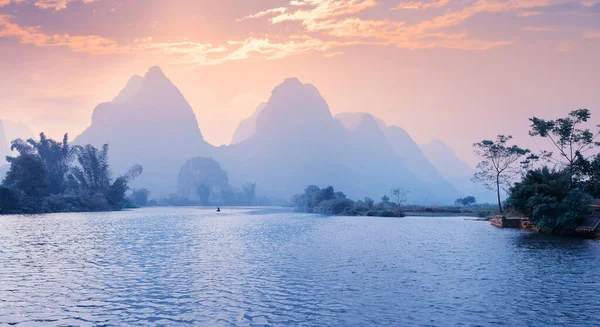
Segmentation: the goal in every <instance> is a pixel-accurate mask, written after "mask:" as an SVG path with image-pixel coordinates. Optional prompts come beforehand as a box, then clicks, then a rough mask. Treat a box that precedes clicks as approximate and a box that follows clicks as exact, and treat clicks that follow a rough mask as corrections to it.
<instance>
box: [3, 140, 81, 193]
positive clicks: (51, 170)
mask: <svg viewBox="0 0 600 327" xmlns="http://www.w3.org/2000/svg"><path fill="white" fill-rule="evenodd" d="M11 150H13V151H17V152H18V153H19V155H33V156H36V157H38V158H39V160H40V161H41V163H42V166H43V167H44V172H45V175H46V181H47V183H48V191H49V192H50V194H60V193H62V192H64V191H65V189H66V187H67V184H66V178H65V177H66V175H67V173H68V171H69V164H70V163H71V161H73V151H72V149H71V146H70V145H69V136H68V134H65V135H64V137H63V140H62V142H58V141H55V140H53V139H49V138H47V137H46V135H45V134H44V133H40V140H39V141H37V140H34V139H28V140H27V141H23V140H22V139H16V140H14V141H13V142H12V145H11ZM6 159H7V161H8V162H10V163H12V162H13V161H14V160H16V158H14V157H7V158H6Z"/></svg>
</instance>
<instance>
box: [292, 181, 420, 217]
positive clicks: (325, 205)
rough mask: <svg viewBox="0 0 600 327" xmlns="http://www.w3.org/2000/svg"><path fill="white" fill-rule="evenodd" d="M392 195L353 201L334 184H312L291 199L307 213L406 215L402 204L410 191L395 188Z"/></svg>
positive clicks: (295, 207) (378, 215) (294, 205)
mask: <svg viewBox="0 0 600 327" xmlns="http://www.w3.org/2000/svg"><path fill="white" fill-rule="evenodd" d="M390 193H391V195H392V196H393V197H394V200H395V202H392V201H390V197H388V196H387V195H384V196H383V197H382V198H381V201H380V202H378V203H375V200H373V199H371V198H369V197H366V198H364V200H358V201H353V200H350V199H348V198H347V197H346V195H345V194H344V193H343V192H340V191H337V192H336V191H335V190H334V188H333V186H328V187H325V188H323V189H321V188H319V187H318V186H316V185H310V186H308V187H307V188H306V189H305V190H304V193H301V194H296V195H294V196H293V197H292V199H291V200H290V203H291V205H292V207H294V209H295V210H296V211H301V212H307V213H320V214H327V215H341V216H377V217H404V211H403V210H402V209H401V206H402V205H403V204H404V203H405V202H406V199H407V196H408V193H409V192H408V191H407V190H405V189H403V188H397V189H393V190H392V191H391V192H390Z"/></svg>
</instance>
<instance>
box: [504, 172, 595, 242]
mask: <svg viewBox="0 0 600 327" xmlns="http://www.w3.org/2000/svg"><path fill="white" fill-rule="evenodd" d="M570 177H571V176H570V174H569V172H568V171H566V170H562V171H560V170H551V169H549V168H548V167H544V168H541V169H535V170H530V171H529V172H527V174H526V175H525V177H524V178H523V180H522V181H521V182H519V183H516V184H515V186H514V187H513V188H511V194H510V197H509V198H508V199H507V201H506V204H507V205H508V206H510V207H513V208H515V209H517V210H519V211H520V212H521V213H523V214H524V215H525V216H526V217H528V218H529V219H531V221H532V222H533V223H534V224H535V225H536V226H537V227H538V228H540V230H542V231H544V232H547V233H555V234H564V233H570V232H573V231H574V230H575V228H577V226H578V225H579V224H580V223H581V221H582V220H583V219H584V218H585V217H586V215H588V214H589V209H590V207H589V205H590V204H591V202H592V197H591V196H590V195H588V194H587V193H585V192H584V191H583V190H581V189H577V188H571V187H570V184H569V181H570Z"/></svg>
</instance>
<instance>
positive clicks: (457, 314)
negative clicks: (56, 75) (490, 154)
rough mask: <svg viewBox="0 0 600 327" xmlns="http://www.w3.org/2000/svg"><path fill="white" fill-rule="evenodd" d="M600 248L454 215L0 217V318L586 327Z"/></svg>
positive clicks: (598, 295) (240, 212) (165, 211)
mask: <svg viewBox="0 0 600 327" xmlns="http://www.w3.org/2000/svg"><path fill="white" fill-rule="evenodd" d="M599 275H600V243H599V242H596V241H590V240H579V239H568V238H551V237H546V236H542V235H535V234H529V233H522V232H519V231H511V230H498V229H495V228H493V227H491V226H489V225H488V224H485V223H481V222H472V221H464V220H462V219H460V218H405V219H383V218H367V217H361V218H345V217H320V216H310V215H303V214H294V213H290V212H282V211H271V210H268V209H261V210H250V209H236V210H230V211H229V212H227V213H226V214H223V215H216V214H215V213H214V212H212V210H211V211H207V210H202V209H193V208H178V209H174V208H153V209H143V210H135V211H128V212H119V213H98V214H56V215H44V216H5V217H0V325H13V326H179V325H189V326H590V325H597V323H598V321H599V320H600V313H599V311H598V310H597V308H598V306H599V305H600V292H598V290H599V289H600V278H598V276H599Z"/></svg>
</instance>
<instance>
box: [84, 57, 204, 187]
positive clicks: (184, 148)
mask: <svg viewBox="0 0 600 327" xmlns="http://www.w3.org/2000/svg"><path fill="white" fill-rule="evenodd" d="M74 143H75V144H93V145H96V146H101V145H102V144H109V147H110V157H111V164H112V166H113V169H114V170H115V173H122V172H124V171H125V170H126V169H127V168H128V167H130V166H131V165H133V164H141V165H142V166H143V168H144V173H143V174H142V176H141V177H140V178H139V179H138V180H136V181H135V183H134V186H137V185H140V186H144V187H147V188H149V189H150V191H151V192H152V193H153V194H154V195H155V196H166V195H168V194H170V193H172V192H174V189H175V186H176V182H177V174H178V172H179V169H180V168H181V165H182V164H183V163H184V162H185V161H186V160H188V159H190V158H192V157H195V156H198V155H200V154H202V153H204V152H206V151H207V149H209V148H211V147H212V146H211V145H209V144H208V143H206V142H205V141H204V138H203V136H202V133H201V132H200V128H199V127H198V122H197V120H196V115H195V114H194V112H193V110H192V108H191V107H190V105H189V104H188V102H187V101H186V99H185V98H184V96H183V95H182V94H181V92H180V91H179V89H177V87H176V86H175V85H173V83H171V81H170V80H169V79H168V78H167V77H166V76H165V74H164V73H163V72H162V70H161V69H160V68H158V67H152V68H150V69H149V70H148V72H147V73H146V75H144V77H140V76H134V77H132V78H131V79H130V80H129V81H128V83H127V85H126V86H125V88H124V89H123V91H121V92H120V94H119V95H118V96H117V97H115V99H114V100H113V101H111V102H106V103H101V104H99V105H98V106H97V107H96V108H95V110H94V113H93V116H92V123H91V125H90V127H88V128H87V129H86V130H85V131H84V132H83V133H82V134H81V135H79V136H78V137H77V138H75V140H74Z"/></svg>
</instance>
